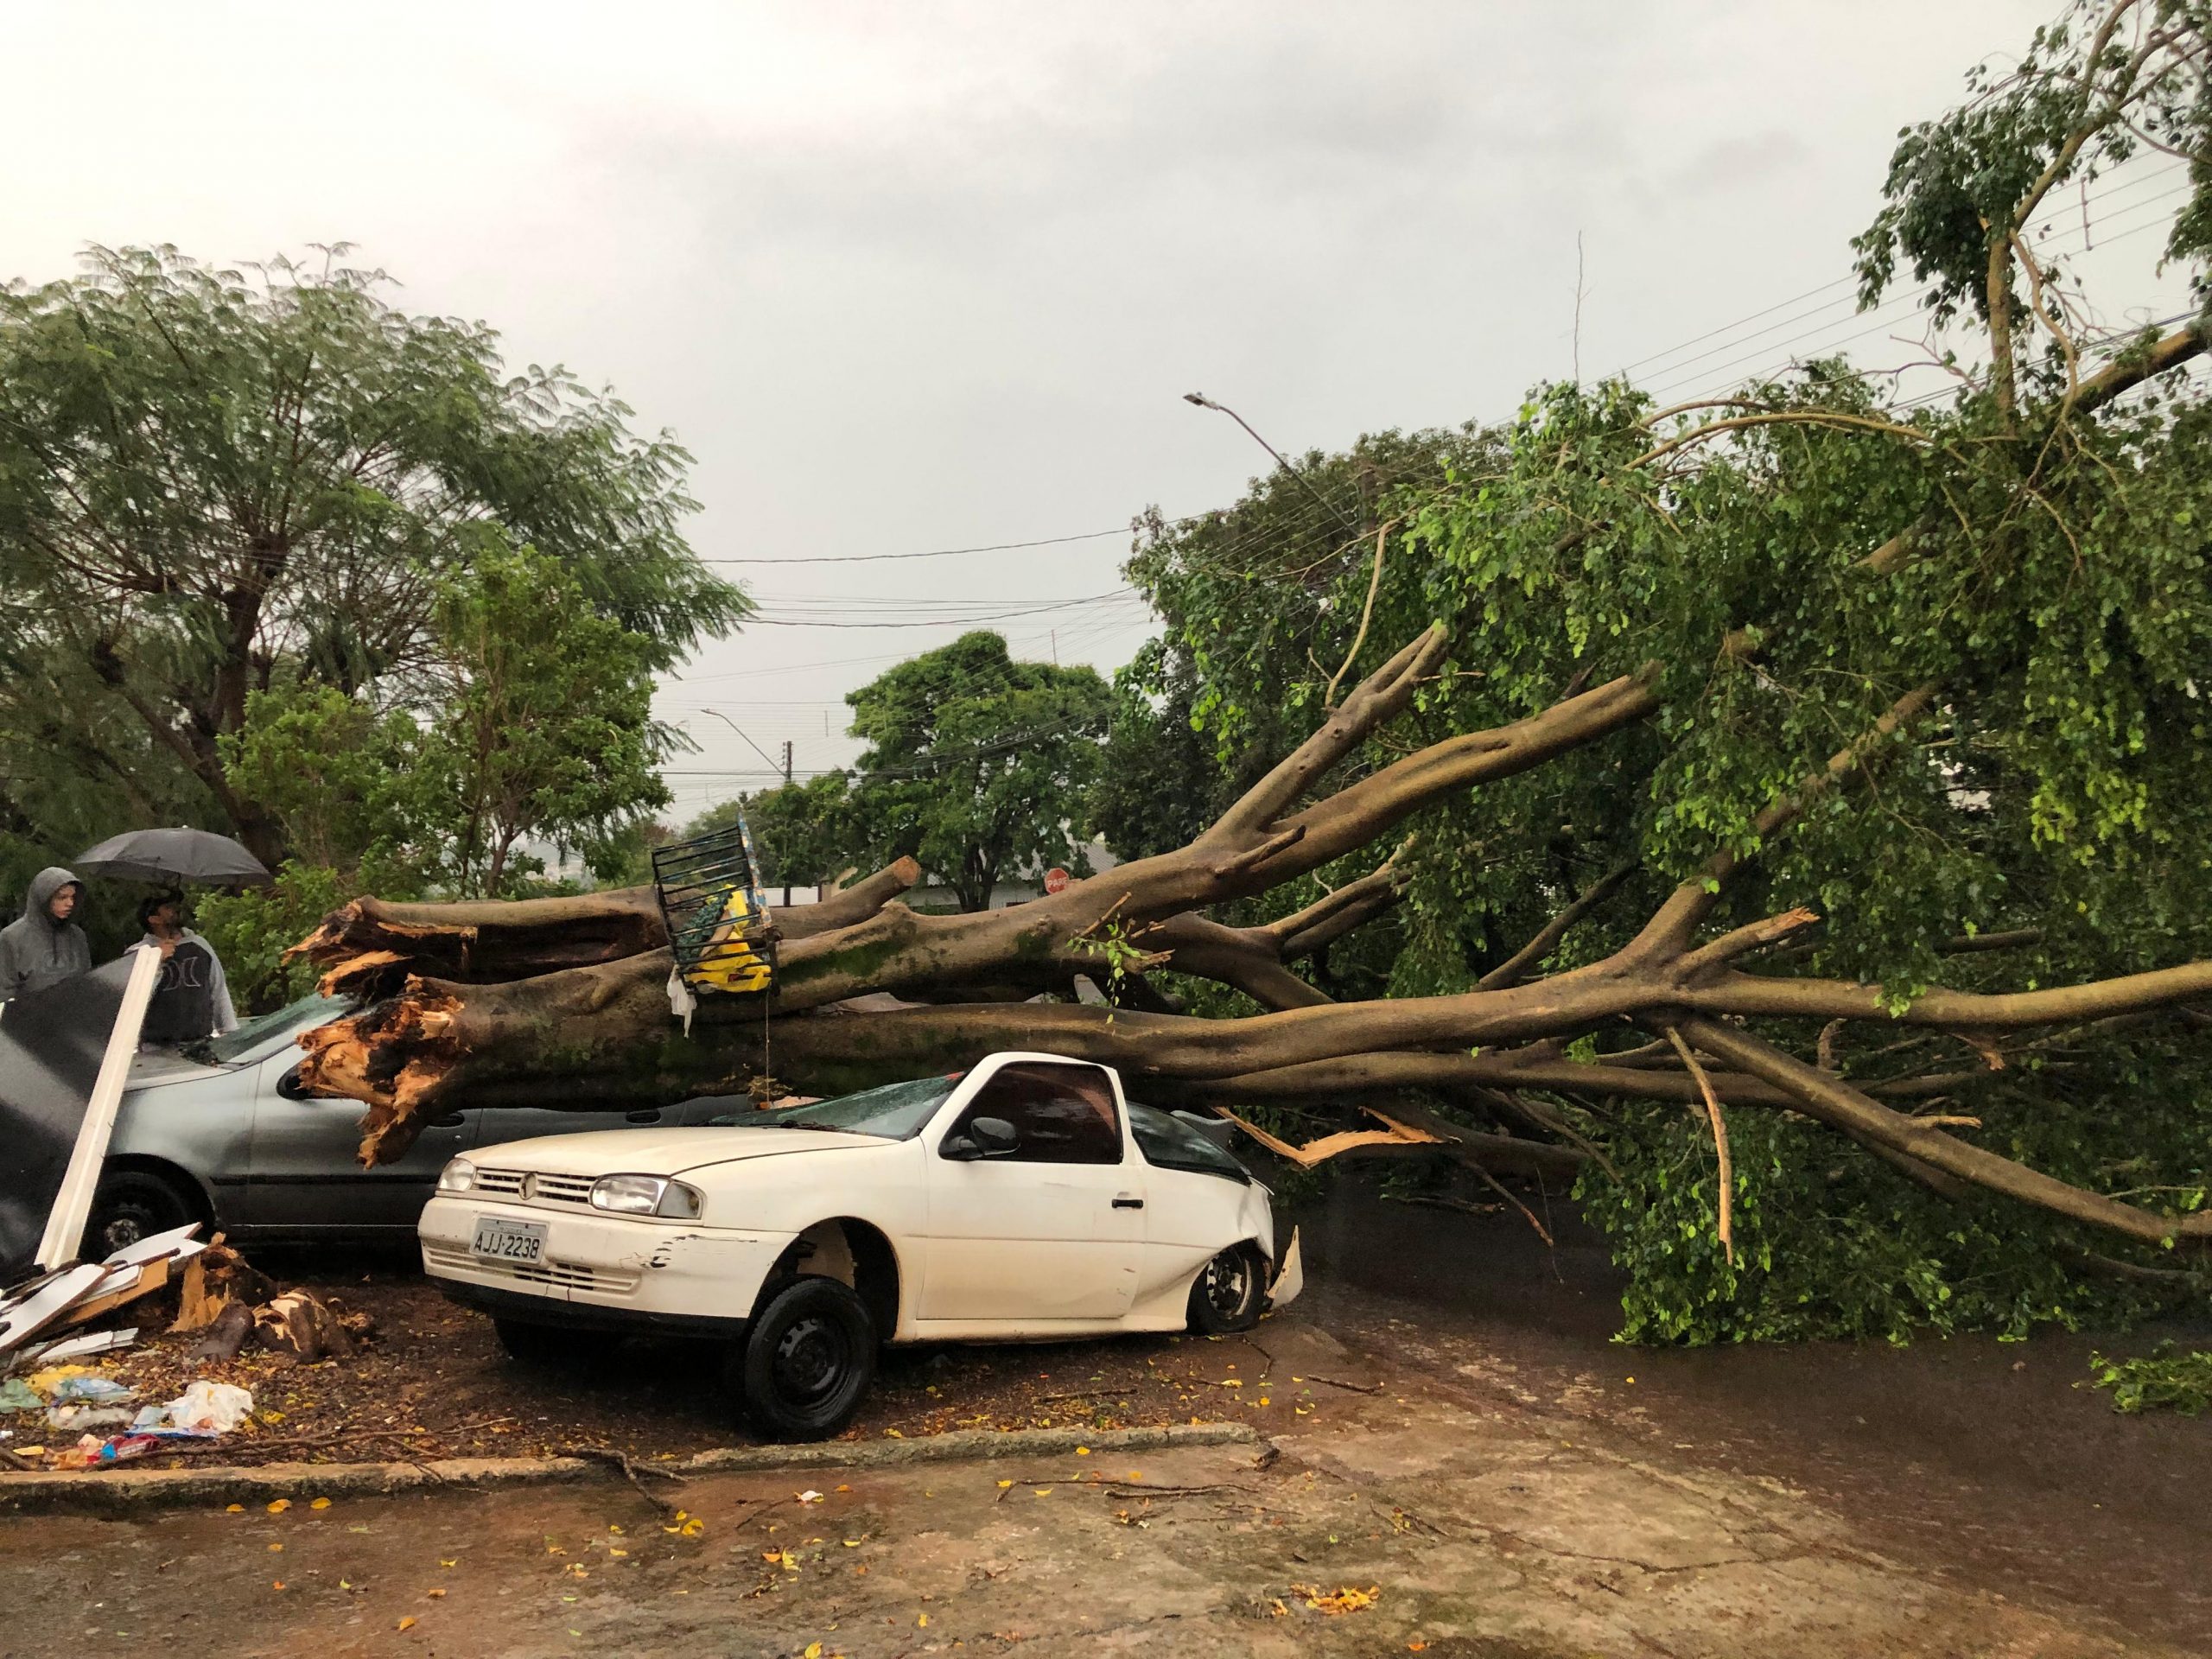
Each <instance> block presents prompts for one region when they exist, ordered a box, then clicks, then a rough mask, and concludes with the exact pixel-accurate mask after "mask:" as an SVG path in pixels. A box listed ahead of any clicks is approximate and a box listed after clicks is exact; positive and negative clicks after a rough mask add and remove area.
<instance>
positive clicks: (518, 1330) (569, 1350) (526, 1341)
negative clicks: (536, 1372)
mask: <svg viewBox="0 0 2212 1659" xmlns="http://www.w3.org/2000/svg"><path fill="white" fill-rule="evenodd" d="M492 1329H493V1331H495V1332H498V1333H499V1346H500V1347H502V1348H504V1349H505V1350H506V1351H507V1357H508V1358H509V1359H512V1360H514V1361H516V1362H517V1363H520V1364H524V1365H542V1366H546V1367H549V1368H550V1367H553V1366H563V1367H568V1366H577V1365H581V1364H582V1363H584V1360H585V1358H586V1357H588V1355H589V1354H590V1353H591V1352H592V1347H591V1340H590V1338H588V1337H586V1336H585V1334H584V1333H583V1332H580V1331H570V1330H566V1329H564V1328H563V1327H562V1326H560V1325H528V1324H525V1323H524V1322H523V1321H522V1320H520V1319H493V1321H492Z"/></svg>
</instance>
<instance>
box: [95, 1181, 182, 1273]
mask: <svg viewBox="0 0 2212 1659" xmlns="http://www.w3.org/2000/svg"><path fill="white" fill-rule="evenodd" d="M199 1218H200V1206H199V1205H196V1204H194V1202H193V1201H192V1199H191V1198H190V1197H188V1195H187V1194H186V1193H185V1192H183V1191H182V1190H181V1188H179V1187H178V1185H177V1184H176V1183H175V1181H172V1180H170V1179H168V1177H167V1176H165V1175H156V1173H154V1172H153V1171H152V1170H150V1169H118V1170H111V1171H110V1172H109V1173H107V1174H105V1175H103V1176H102V1177H101V1178H100V1184H99V1186H98V1187H97V1188H96V1189H95V1190H94V1191H93V1193H92V1214H91V1216H90V1217H88V1218H87V1219H86V1223H85V1242H84V1243H82V1244H81V1245H79V1247H78V1250H77V1254H78V1255H79V1256H81V1257H82V1258H83V1259H84V1260H86V1261H87V1262H97V1261H99V1259H100V1258H101V1257H103V1256H105V1255H111V1254H112V1253H113V1252H115V1251H117V1250H119V1249H122V1248H123V1247H124V1245H126V1244H136V1243H137V1242H138V1241H139V1240H140V1239H142V1238H151V1237H152V1236H154V1235H155V1234H156V1233H166V1232H168V1230H170V1229H171V1228H173V1227H181V1226H183V1225H184V1224H186V1223H187V1222H188V1221H197V1220H198V1219H199Z"/></svg>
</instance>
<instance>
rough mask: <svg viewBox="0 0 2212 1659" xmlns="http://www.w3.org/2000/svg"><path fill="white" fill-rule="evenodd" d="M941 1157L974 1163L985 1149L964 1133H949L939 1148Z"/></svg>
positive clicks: (958, 1161) (938, 1152) (964, 1162)
mask: <svg viewBox="0 0 2212 1659" xmlns="http://www.w3.org/2000/svg"><path fill="white" fill-rule="evenodd" d="M937 1155H938V1157H940V1158H950V1159H951V1160H953V1161H954V1162H955V1163H962V1164H972V1163H974V1162H975V1161H976V1159H978V1158H980V1157H982V1155H983V1149H982V1147H979V1146H977V1145H976V1143H975V1142H974V1141H970V1140H969V1138H968V1137H967V1136H966V1135H946V1136H945V1137H944V1141H943V1143H942V1144H941V1145H939V1146H938V1149H937Z"/></svg>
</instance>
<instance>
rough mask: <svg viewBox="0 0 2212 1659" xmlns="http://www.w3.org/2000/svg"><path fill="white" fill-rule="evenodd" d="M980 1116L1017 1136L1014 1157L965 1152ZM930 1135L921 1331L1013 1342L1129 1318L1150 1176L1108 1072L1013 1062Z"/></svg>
mask: <svg viewBox="0 0 2212 1659" xmlns="http://www.w3.org/2000/svg"><path fill="white" fill-rule="evenodd" d="M978 1118H997V1119H999V1120H1001V1122H1005V1123H1007V1124H1010V1125H1012V1126H1013V1129H1014V1145H1013V1146H1012V1147H1011V1148H1009V1149H1007V1150H1006V1151H1003V1152H995V1153H992V1154H988V1155H986V1156H980V1157H978V1156H968V1155H963V1152H964V1150H965V1148H966V1147H969V1146H970V1145H972V1144H973V1141H974V1136H973V1135H972V1133H971V1128H972V1125H973V1124H974V1123H975V1122H976V1119H978ZM932 1128H933V1129H935V1130H936V1131H937V1133H936V1135H935V1138H934V1140H933V1141H931V1142H930V1145H929V1153H930V1155H929V1156H928V1158H927V1159H926V1160H925V1169H926V1171H927V1173H926V1175H925V1182H926V1184H927V1186H928V1206H927V1213H928V1219H927V1222H926V1227H927V1243H926V1249H925V1263H924V1268H923V1280H922V1295H921V1306H920V1313H919V1315H918V1317H919V1318H920V1319H922V1320H924V1321H948V1322H957V1323H959V1324H963V1325H976V1324H986V1323H988V1324H993V1325H1004V1326H1006V1327H1007V1329H1008V1332H1009V1334H1012V1333H1014V1332H1017V1331H1019V1330H1020V1327H1022V1326H1023V1325H1031V1324H1038V1323H1043V1324H1046V1325H1050V1324H1051V1323H1052V1322H1054V1321H1061V1320H1072V1319H1118V1318H1120V1317H1121V1316H1122V1314H1124V1313H1128V1310H1129V1305H1130V1302H1131V1301H1132V1300H1133V1299H1134V1297H1135V1294H1136V1286H1137V1273H1138V1267H1139V1264H1140V1261H1141V1255H1142V1251H1143V1241H1144V1215H1143V1211H1144V1194H1145V1186H1144V1181H1145V1171H1144V1166H1143V1165H1142V1164H1141V1162H1140V1161H1139V1160H1137V1158H1136V1157H1135V1155H1134V1154H1133V1152H1132V1151H1131V1149H1130V1147H1129V1143H1128V1131H1127V1129H1126V1128H1125V1126H1124V1124H1123V1122H1122V1111H1121V1101H1120V1096H1119V1093H1118V1091H1117V1090H1116V1087H1115V1083H1114V1077H1113V1075H1112V1073H1110V1072H1109V1071H1106V1070H1105V1069H1104V1068H1103V1067H1100V1066H1096V1065H1081V1064H1078V1063H1077V1062H1073V1061H1058V1060H1042V1059H1038V1060H1028V1059H1023V1060H1011V1061H1007V1062H1006V1063H1004V1064H1002V1065H1000V1066H999V1067H998V1068H997V1069H996V1070H995V1071H992V1072H991V1073H990V1074H989V1075H988V1076H987V1077H984V1078H983V1079H982V1084H981V1086H980V1087H979V1088H977V1089H976V1091H975V1093H974V1094H972V1095H971V1096H969V1098H968V1100H967V1102H966V1103H965V1104H964V1105H959V1106H956V1107H954V1108H953V1109H951V1110H950V1121H949V1122H943V1123H941V1124H940V1125H933V1126H932Z"/></svg>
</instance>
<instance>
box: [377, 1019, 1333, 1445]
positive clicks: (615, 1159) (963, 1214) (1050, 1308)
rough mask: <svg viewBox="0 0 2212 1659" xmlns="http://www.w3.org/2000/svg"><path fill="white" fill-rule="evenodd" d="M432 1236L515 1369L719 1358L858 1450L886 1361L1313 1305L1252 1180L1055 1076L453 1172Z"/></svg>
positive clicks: (763, 1408) (1024, 1057)
mask: <svg viewBox="0 0 2212 1659" xmlns="http://www.w3.org/2000/svg"><path fill="white" fill-rule="evenodd" d="M419 1232H420V1235H421V1238H422V1243H423V1268H424V1270H425V1271H426V1272H428V1273H429V1274H430V1276H431V1277H432V1278H434V1279H435V1280H436V1281H438V1284H439V1287H440V1288H442V1290H443V1291H444V1292H445V1294H447V1295H448V1296H449V1297H451V1298H452V1299H453V1300H455V1301H457V1302H460V1303H462V1304H463V1305H465V1306H470V1307H475V1308H480V1309H482V1310H483V1311H485V1312H486V1313H489V1314H491V1315H492V1317H493V1320H494V1321H495V1323H496V1324H497V1325H498V1328H499V1336H500V1338H501V1340H502V1341H503V1342H504V1343H505V1344H506V1347H507V1349H508V1351H509V1352H510V1353H512V1354H513V1355H514V1356H515V1357H518V1358H522V1359H537V1358H551V1357H557V1356H559V1355H561V1354H563V1352H567V1351H574V1350H575V1348H576V1347H578V1346H579V1345H580V1341H590V1340H593V1338H581V1339H580V1338H579V1337H578V1336H577V1335H576V1333H578V1332H625V1331H656V1330H658V1331H664V1332H680V1333H689V1334H694V1335H708V1336H715V1337H720V1338H727V1339H728V1344H729V1352H730V1355H731V1366H730V1370H731V1380H732V1382H733V1383H734V1391H735V1393H736V1395H738V1397H739V1399H740V1401H741V1403H742V1405H743V1407H744V1409H745V1411H746V1413H747V1415H748V1416H749V1417H750V1419H751V1421H752V1422H753V1426H754V1427H755V1428H756V1429H757V1430H758V1431H759V1432H760V1433H763V1434H764V1435H766V1436H768V1437H770V1438H772V1439H778V1440H810V1439H819V1438H822V1437H823V1436H826V1435H829V1434H834V1433H836V1432H837V1431H838V1430H840V1429H841V1428H842V1427H844V1426H845V1424H846V1423H847V1422H848V1421H850V1420H851V1417H852V1415H853V1413H854V1412H855V1410H856V1409H857V1408H858V1407H859V1404H860V1401H861V1395H863V1394H864V1393H865V1392H866V1390H867V1388H868V1383H869V1380H870V1379H871V1378H872V1377H873V1376H874V1369H875V1356H876V1349H877V1346H878V1344H880V1343H882V1342H887V1341H888V1342H933V1341H946V1340H954V1341H974V1342H1005V1341H1019V1340H1025V1339H1031V1340H1033V1339H1050V1338H1065V1337H1079V1336H1095V1335H1100V1334H1104V1333H1109V1332H1124V1331H1131V1332H1134V1331H1181V1330H1185V1329H1189V1330H1193V1331H1201V1332H1232V1331H1241V1330H1246V1329H1249V1327H1250V1326H1251V1325H1254V1324H1255V1323H1256V1322H1257V1321H1258V1319H1259V1318H1260V1316H1261V1314H1262V1313H1264V1312H1265V1311H1266V1310H1267V1308H1268V1306H1269V1305H1270V1303H1271V1302H1272V1303H1273V1304H1274V1305H1275V1306H1281V1304H1283V1303H1285V1302H1287V1301H1288V1300H1290V1298H1291V1297H1292V1296H1294V1295H1295V1294H1297V1292H1298V1289H1299V1287H1300V1269H1299V1266H1298V1249H1297V1240H1296V1237H1295V1236H1293V1237H1292V1239H1291V1240H1290V1241H1289V1243H1287V1245H1286V1246H1285V1247H1284V1248H1283V1249H1281V1251H1280V1252H1279V1251H1278V1250H1277V1249H1276V1243H1275V1236H1274V1215H1273V1212H1272V1211H1271V1209H1270V1206H1269V1204H1268V1191H1267V1189H1266V1188H1265V1187H1263V1186H1262V1185H1259V1183H1258V1182H1256V1181H1255V1180H1254V1179H1252V1177H1251V1175H1250V1174H1249V1172H1247V1171H1246V1170H1245V1168H1244V1166H1243V1165H1242V1164H1240V1163H1238V1162H1237V1161H1236V1159H1234V1158H1233V1157H1231V1156H1230V1154H1228V1153H1227V1152H1225V1151H1224V1150H1223V1149H1222V1148H1221V1147H1218V1146H1217V1145H1215V1144H1214V1142H1213V1141H1211V1140H1210V1139H1209V1138H1208V1137H1207V1136H1206V1135H1203V1134H1201V1133H1200V1132H1199V1131H1198V1128H1195V1127H1193V1126H1192V1124H1191V1123H1190V1122H1186V1121H1185V1120H1183V1119H1181V1118H1179V1117H1177V1116H1173V1115H1172V1114H1169V1113H1166V1112H1161V1111H1156V1110H1154V1109H1152V1108H1150V1107H1147V1106H1141V1105H1132V1104H1130V1103H1129V1102H1128V1100H1127V1099H1126V1097H1125V1096H1123V1094H1122V1082H1121V1078H1120V1077H1118V1076H1117V1075H1116V1073H1115V1072H1114V1071H1112V1070H1111V1069H1110V1068H1109V1067H1106V1066H1103V1065H1093V1064H1090V1063H1089V1062H1086V1061H1079V1060H1070V1059H1067V1058H1063V1057H1061V1056H1058V1055H1054V1054H1027V1053H1004V1054H994V1055H992V1056H990V1057H989V1058H988V1059H986V1060H984V1061H983V1062H982V1064H980V1065H977V1066H976V1067H975V1068H974V1069H973V1070H972V1071H967V1072H964V1073H959V1074H956V1075H954V1076H951V1077H925V1078H922V1079H919V1080H918V1081H915V1082H912V1083H899V1084H890V1085H888V1086H887V1087H884V1088H880V1089H871V1090H866V1091H864V1092H862V1093H860V1094H856V1095H847V1096H841V1097H839V1098H837V1099H834V1100H823V1101H817V1102H814V1103H810V1104H807V1105H802V1106H793V1107H789V1108H785V1109H779V1110H771V1111H759V1112H751V1111H748V1112H745V1113H742V1114H741V1115H740V1116H738V1117H736V1118H734V1119H732V1120H729V1121H728V1127H708V1128H677V1129H669V1130H665V1131H658V1132H657V1131H652V1130H627V1131H622V1132H618V1133H612V1134H601V1135H561V1136H557V1137H551V1138H547V1139H543V1140H537V1141H512V1142H510V1143H508V1144H505V1145H503V1146H499V1147H492V1148H487V1149H486V1152H485V1153H484V1154H483V1155H482V1156H481V1157H479V1158H468V1157H462V1158H456V1159H454V1160H453V1161H452V1162H451V1163H450V1164H448V1165H447V1166H446V1168H445V1171H444V1173H443V1174H442V1175H441V1176H440V1177H439V1179H438V1188H437V1192H436V1194H435V1196H434V1197H433V1198H431V1200H430V1201H429V1204H428V1205H426V1206H425V1207H424V1209H423V1217H422V1221H421V1223H420V1224H419Z"/></svg>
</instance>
